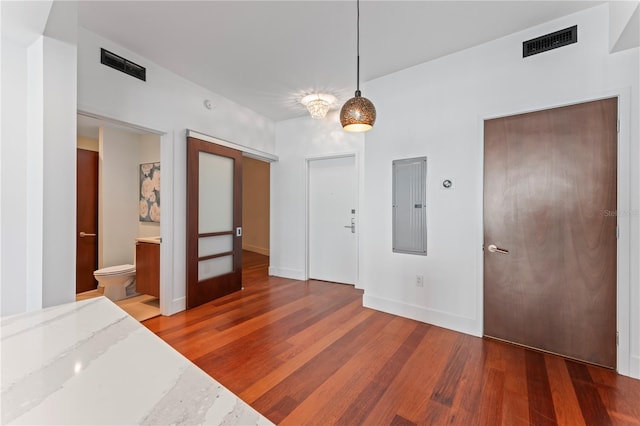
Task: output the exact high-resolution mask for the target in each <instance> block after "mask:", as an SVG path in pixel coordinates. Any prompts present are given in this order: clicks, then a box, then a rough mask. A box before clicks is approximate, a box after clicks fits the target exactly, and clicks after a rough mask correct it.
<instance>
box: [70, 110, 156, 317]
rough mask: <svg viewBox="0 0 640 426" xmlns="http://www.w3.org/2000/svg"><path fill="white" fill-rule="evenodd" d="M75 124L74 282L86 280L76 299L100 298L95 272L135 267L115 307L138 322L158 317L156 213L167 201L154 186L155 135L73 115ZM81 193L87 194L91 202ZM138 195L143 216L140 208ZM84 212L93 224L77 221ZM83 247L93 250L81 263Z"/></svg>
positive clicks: (121, 125) (114, 123) (85, 255)
mask: <svg viewBox="0 0 640 426" xmlns="http://www.w3.org/2000/svg"><path fill="white" fill-rule="evenodd" d="M77 126H78V127H77V147H78V150H77V151H78V162H77V167H78V170H77V174H78V176H77V185H76V186H77V188H76V192H77V197H78V203H77V207H76V208H77V217H78V222H77V225H78V229H77V233H76V239H77V246H78V249H77V252H76V271H77V272H76V279H77V282H78V283H80V282H81V279H84V280H86V281H89V283H90V285H88V286H86V287H83V288H80V287H79V285H77V286H76V287H77V290H78V291H77V292H76V293H77V295H76V300H83V299H88V298H92V297H98V296H101V295H102V294H103V292H104V288H103V286H98V282H97V281H96V280H95V279H94V277H93V272H94V271H95V270H98V269H102V268H107V267H112V266H117V265H127V264H131V265H135V267H136V268H135V269H136V281H135V284H134V285H129V286H127V288H126V296H125V298H124V299H122V300H118V301H116V304H118V305H119V306H120V307H122V308H123V309H124V310H125V311H127V312H129V313H130V314H131V315H132V316H134V318H136V319H139V320H142V319H146V318H148V317H150V316H155V315H158V314H159V313H160V312H161V309H160V306H159V305H160V300H159V298H160V281H161V279H160V275H161V274H160V267H161V262H160V256H161V255H160V252H161V248H160V245H161V238H160V236H161V231H160V228H161V224H160V212H161V208H162V205H163V203H162V202H163V201H164V202H166V200H167V199H168V198H167V199H165V198H164V194H165V193H164V192H163V191H162V189H161V188H160V168H161V161H160V160H161V158H160V156H161V146H160V145H161V144H160V141H161V139H160V135H159V134H157V133H152V132H151V131H148V130H144V129H140V128H136V127H133V126H129V125H125V124H122V123H116V122H113V121H110V120H108V119H102V118H96V117H92V116H87V115H84V114H82V113H79V114H78V121H77ZM86 156H89V157H90V158H91V159H92V161H93V162H92V165H93V169H91V171H89V170H88V169H87V168H86V167H85V166H84V161H82V160H81V157H86ZM143 178H144V179H143ZM147 180H149V181H150V182H151V183H152V185H151V186H150V185H148V183H149V182H147ZM143 189H145V191H143ZM149 189H151V191H149ZM85 193H91V194H92V199H91V203H89V202H87V200H86V199H87V197H86V196H85ZM150 194H152V196H151V195H150ZM143 195H144V201H145V207H147V209H145V213H146V214H143V210H142V209H141V206H142V202H143ZM83 200H84V201H83ZM89 210H91V211H92V213H91V214H90V215H91V216H92V217H93V220H94V222H93V225H88V224H85V223H82V222H83V221H81V216H83V215H85V211H89ZM89 228H91V230H89ZM143 241H144V244H143ZM89 243H93V246H92V248H93V249H94V251H93V252H92V253H91V255H90V257H91V261H90V262H89V261H88V260H87V259H85V258H88V257H89V253H88V250H87V248H88V245H89ZM142 247H145V248H146V247H150V250H152V251H153V256H152V258H153V262H152V263H149V262H144V259H142V257H143V256H141V255H140V251H141V248H142ZM81 248H82V250H81ZM89 263H90V264H91V266H88V265H89ZM144 283H147V285H146V287H145V285H143V284H144Z"/></svg>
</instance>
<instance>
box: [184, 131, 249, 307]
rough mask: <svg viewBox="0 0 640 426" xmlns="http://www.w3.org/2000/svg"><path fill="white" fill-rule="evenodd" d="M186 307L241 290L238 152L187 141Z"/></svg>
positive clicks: (239, 173)
mask: <svg viewBox="0 0 640 426" xmlns="http://www.w3.org/2000/svg"><path fill="white" fill-rule="evenodd" d="M187 147H188V155H187V308H192V307H195V306H198V305H201V304H203V303H206V302H208V301H210V300H213V299H216V298H218V297H221V296H224V295H226V294H229V293H231V292H233V291H237V290H240V289H241V288H242V282H241V278H242V274H241V264H242V262H241V247H242V244H241V243H242V241H241V238H242V237H241V232H240V230H241V223H240V222H241V219H242V213H241V212H242V204H241V203H242V194H241V191H242V186H241V183H240V182H241V176H242V153H241V152H240V151H237V150H234V149H230V148H226V147H223V146H220V145H215V144H212V143H209V142H205V141H202V140H199V139H195V138H188V140H187Z"/></svg>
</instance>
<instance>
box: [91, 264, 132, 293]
mask: <svg viewBox="0 0 640 426" xmlns="http://www.w3.org/2000/svg"><path fill="white" fill-rule="evenodd" d="M93 276H94V277H96V280H97V281H98V286H100V287H104V295H105V297H107V298H109V299H111V300H113V301H114V302H115V301H116V300H121V299H124V298H126V297H127V287H128V286H129V285H130V284H131V283H133V280H135V279H136V267H135V265H129V264H126V265H116V266H109V267H108V268H102V269H98V270H97V271H94V272H93Z"/></svg>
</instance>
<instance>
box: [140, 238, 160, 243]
mask: <svg viewBox="0 0 640 426" xmlns="http://www.w3.org/2000/svg"><path fill="white" fill-rule="evenodd" d="M136 242H138V243H151V244H160V243H161V242H162V238H161V237H138V238H136Z"/></svg>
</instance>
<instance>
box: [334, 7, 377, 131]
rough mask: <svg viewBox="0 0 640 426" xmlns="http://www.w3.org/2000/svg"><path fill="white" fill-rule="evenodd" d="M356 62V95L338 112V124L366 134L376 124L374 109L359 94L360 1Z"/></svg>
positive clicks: (368, 101)
mask: <svg viewBox="0 0 640 426" xmlns="http://www.w3.org/2000/svg"><path fill="white" fill-rule="evenodd" d="M356 8H357V24H356V25H357V26H356V29H357V36H356V37H357V38H356V46H357V47H356V49H357V62H356V69H357V71H356V95H355V96H354V97H353V98H351V99H349V100H348V101H347V102H345V103H344V105H343V106H342V109H341V110H340V124H342V128H343V129H344V130H346V131H347V132H366V131H368V130H371V128H373V123H375V122H376V107H375V106H373V103H372V102H371V101H370V100H369V99H367V98H363V97H362V95H361V93H360V0H357V3H356Z"/></svg>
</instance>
